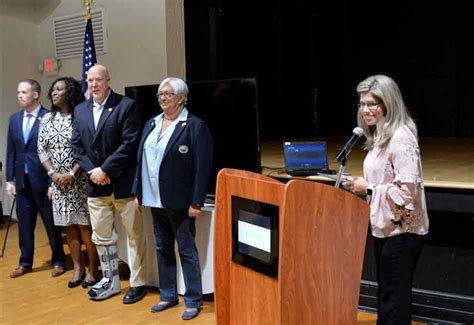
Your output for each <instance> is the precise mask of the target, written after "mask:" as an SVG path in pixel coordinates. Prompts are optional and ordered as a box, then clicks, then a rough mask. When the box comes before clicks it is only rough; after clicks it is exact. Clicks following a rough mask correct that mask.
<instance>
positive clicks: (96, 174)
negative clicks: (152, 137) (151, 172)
mask: <svg viewBox="0 0 474 325" xmlns="http://www.w3.org/2000/svg"><path fill="white" fill-rule="evenodd" d="M109 81H110V76H109V72H108V71H107V68H106V67H105V66H103V65H95V66H93V67H91V68H90V69H89V71H88V72H87V84H88V90H89V95H90V96H91V99H89V100H87V101H85V102H83V103H81V104H79V105H78V106H76V108H75V110H74V127H73V134H72V146H73V149H74V155H75V157H76V159H77V160H78V162H79V165H80V166H81V168H82V169H83V170H84V171H86V172H87V174H88V175H89V179H88V186H87V192H88V194H87V196H88V199H87V203H88V206H89V212H90V216H91V225H92V230H93V233H92V241H93V242H94V243H95V244H96V248H97V252H98V254H99V257H100V263H101V267H102V275H103V278H102V280H101V281H100V282H98V283H97V284H95V285H94V286H93V287H92V288H91V289H90V290H89V291H88V295H89V298H90V299H92V300H103V299H106V298H108V297H110V296H112V295H115V294H118V293H120V279H119V273H118V256H117V236H118V235H117V231H116V229H115V227H114V219H115V214H116V213H117V214H119V215H120V220H121V222H122V224H123V225H124V227H125V229H126V230H127V236H128V241H127V243H128V246H129V267H130V286H131V287H130V289H129V290H128V292H127V293H126V295H125V296H124V299H123V303H125V304H130V303H134V302H137V301H139V300H141V299H142V298H143V297H144V296H145V294H146V287H145V265H144V255H145V242H144V237H143V234H142V220H141V219H140V218H139V217H136V216H135V209H134V202H133V195H132V193H131V190H132V184H133V178H134V173H135V169H136V152H137V148H138V143H139V140H140V138H139V136H140V134H139V133H140V116H139V112H138V108H137V103H136V101H134V100H133V99H131V98H128V97H124V96H121V95H119V94H116V93H114V92H113V91H112V90H111V89H110V87H109Z"/></svg>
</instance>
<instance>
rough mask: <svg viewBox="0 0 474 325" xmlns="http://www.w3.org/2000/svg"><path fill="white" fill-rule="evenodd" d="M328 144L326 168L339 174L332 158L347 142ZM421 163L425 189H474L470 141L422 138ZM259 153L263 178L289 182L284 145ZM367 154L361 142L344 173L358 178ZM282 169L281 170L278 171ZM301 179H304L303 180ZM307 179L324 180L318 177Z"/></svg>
mask: <svg viewBox="0 0 474 325" xmlns="http://www.w3.org/2000/svg"><path fill="white" fill-rule="evenodd" d="M318 140H325V141H327V144H328V156H329V168H331V169H334V170H338V169H339V165H338V164H337V162H336V161H335V159H334V157H335V156H336V154H337V151H338V149H339V148H340V146H341V145H342V144H343V143H344V141H346V138H343V137H331V138H324V139H318ZM420 148H421V162H422V164H423V173H424V180H425V185H426V186H427V187H437V188H456V189H471V190H472V189H474V139H471V138H423V139H420ZM261 150H262V167H263V168H262V169H263V174H265V175H268V176H272V177H281V178H291V176H289V175H287V174H286V173H285V172H284V166H285V163H284V160H283V141H271V142H264V143H262V145H261ZM365 154H366V151H364V150H362V141H360V142H359V143H357V144H356V145H355V146H354V148H353V149H352V151H351V153H350V156H349V157H348V159H347V165H346V172H347V173H350V174H351V175H353V176H360V175H362V174H363V172H362V162H363V160H364V157H365ZM277 168H281V169H282V170H277ZM303 178H304V177H303ZM307 178H308V179H314V180H327V179H326V178H321V177H319V176H309V177H307Z"/></svg>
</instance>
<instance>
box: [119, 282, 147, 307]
mask: <svg viewBox="0 0 474 325" xmlns="http://www.w3.org/2000/svg"><path fill="white" fill-rule="evenodd" d="M145 295H146V286H139V287H130V289H128V292H127V293H126V294H125V296H124V297H123V303H124V304H133V303H134V302H137V301H140V300H142V299H143V297H145Z"/></svg>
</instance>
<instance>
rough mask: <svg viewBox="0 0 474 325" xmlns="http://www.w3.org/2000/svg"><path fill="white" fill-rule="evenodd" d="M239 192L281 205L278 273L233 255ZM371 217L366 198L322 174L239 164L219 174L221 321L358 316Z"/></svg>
mask: <svg viewBox="0 0 474 325" xmlns="http://www.w3.org/2000/svg"><path fill="white" fill-rule="evenodd" d="M232 196H238V197H242V198H246V199H250V200H253V201H258V202H264V203H267V204H271V205H276V206H278V207H279V254H278V277H277V278H274V277H270V276H267V275H264V274H262V273H259V272H257V271H254V270H252V269H250V268H247V267H245V266H243V265H240V264H237V263H235V262H233V261H232V254H233V246H232V245H233V243H232V206H231V205H232V199H231V198H232ZM368 221H369V207H368V205H367V203H366V202H365V201H363V200H361V199H360V198H358V197H356V196H354V195H352V194H350V193H348V192H346V191H343V190H339V189H336V188H334V187H331V186H328V185H323V184H319V183H316V182H310V181H303V180H292V181H290V182H288V183H287V184H283V183H280V182H278V181H276V180H274V179H272V178H270V177H266V176H263V175H260V174H256V173H252V172H247V171H241V170H236V169H222V170H221V171H220V172H219V175H218V179H217V193H216V210H215V228H214V229H215V232H214V234H215V237H214V244H215V252H214V282H215V291H214V293H215V309H216V319H217V323H218V324H324V325H327V324H356V323H357V306H358V301H359V288H360V279H361V273H362V264H363V258H364V249H365V241H366V236H367V229H368V228H367V227H368Z"/></svg>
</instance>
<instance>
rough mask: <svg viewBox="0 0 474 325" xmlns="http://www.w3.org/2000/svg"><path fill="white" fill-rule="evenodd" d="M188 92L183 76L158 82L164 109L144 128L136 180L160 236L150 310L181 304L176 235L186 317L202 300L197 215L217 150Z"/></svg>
mask: <svg viewBox="0 0 474 325" xmlns="http://www.w3.org/2000/svg"><path fill="white" fill-rule="evenodd" d="M187 95H188V87H187V85H186V83H185V82H184V81H183V80H181V79H179V78H166V79H165V80H163V81H162V82H161V83H160V86H159V87H158V93H157V95H156V97H157V98H158V102H159V104H160V106H161V108H162V110H163V113H161V114H159V115H158V116H156V117H154V118H151V119H150V120H149V121H148V122H147V123H146V125H145V127H144V129H143V135H142V140H141V142H140V147H139V149H138V163H137V173H136V177H135V184H134V193H135V194H136V196H137V198H136V200H135V204H136V207H137V210H138V211H139V212H141V208H140V207H141V206H147V207H150V208H151V214H152V216H153V226H154V232H155V238H156V253H157V259H158V272H159V280H160V302H159V303H158V304H156V305H154V306H153V307H152V308H151V311H152V312H160V311H163V310H165V309H167V308H169V307H172V306H175V305H177V304H178V293H177V283H176V256H175V240H176V241H177V243H178V251H179V256H180V259H181V265H182V268H183V275H184V282H185V284H186V291H185V293H184V304H185V306H186V308H185V311H184V313H183V315H182V318H183V319H184V320H188V319H192V318H194V317H196V316H197V315H198V314H199V312H200V310H201V305H202V299H203V297H202V284H201V268H200V265H199V255H198V251H197V248H196V243H195V236H196V226H195V220H196V217H198V216H199V215H200V214H201V207H202V206H203V205H204V199H205V197H206V194H207V186H208V182H209V175H210V172H211V164H212V150H213V143H212V138H211V134H210V132H209V129H208V128H207V126H206V124H205V123H204V122H203V121H202V120H200V119H199V118H197V117H196V116H194V115H192V114H190V113H189V112H188V110H187V108H186V106H185V104H186V99H187Z"/></svg>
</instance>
